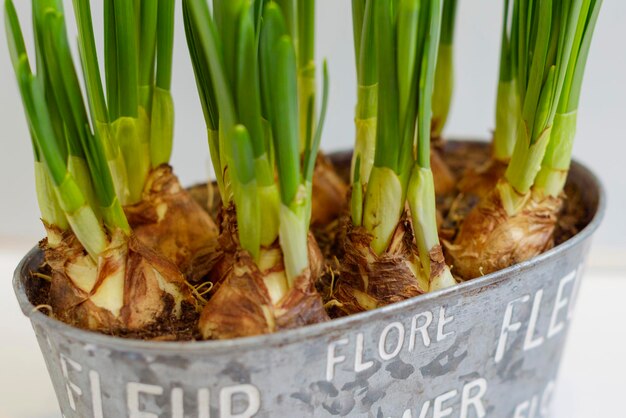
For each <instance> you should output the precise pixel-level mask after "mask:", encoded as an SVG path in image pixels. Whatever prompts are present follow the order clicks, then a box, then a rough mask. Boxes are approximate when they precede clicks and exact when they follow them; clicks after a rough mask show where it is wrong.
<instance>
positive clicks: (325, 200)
mask: <svg viewBox="0 0 626 418" xmlns="http://www.w3.org/2000/svg"><path fill="white" fill-rule="evenodd" d="M311 199H312V205H311V227H313V228H319V227H324V226H327V225H328V224H330V223H332V222H334V221H336V220H337V219H338V218H339V215H340V214H341V213H342V212H343V211H344V210H346V207H347V204H348V185H347V184H346V182H345V181H344V180H343V179H342V178H341V177H340V176H339V174H338V173H337V171H336V170H335V167H334V166H333V164H332V163H331V162H330V160H329V159H328V158H327V157H326V156H325V155H323V154H322V153H321V152H320V153H318V155H317V159H316V161H315V169H314V171H313V185H312V194H311Z"/></svg>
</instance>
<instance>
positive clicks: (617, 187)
mask: <svg viewBox="0 0 626 418" xmlns="http://www.w3.org/2000/svg"><path fill="white" fill-rule="evenodd" d="M14 2H15V3H16V7H17V8H18V12H19V14H20V19H21V22H22V25H23V29H24V33H25V35H26V37H27V43H28V45H29V47H31V48H32V26H31V23H30V22H31V20H30V6H29V5H30V1H27V0H14ZM65 3H66V9H67V11H68V12H69V13H68V19H67V20H68V25H69V27H70V36H71V38H74V36H75V33H76V31H75V27H74V26H75V24H74V19H73V14H72V12H71V4H70V3H71V1H68V0H66V1H65ZM459 3H460V9H459V12H458V22H457V33H456V51H455V59H456V64H457V70H456V86H455V93H454V94H455V97H454V102H453V107H452V111H451V114H450V118H449V122H448V126H447V128H446V131H445V133H446V136H448V137H463V138H483V139H488V138H489V137H490V135H491V129H492V128H493V124H494V105H495V90H496V83H497V67H498V55H499V48H500V25H501V22H500V21H501V13H502V3H503V2H502V1H496V0H462V1H461V2H459ZM92 8H93V9H94V10H97V11H100V10H101V9H102V2H101V0H100V1H93V2H92ZM350 13H351V6H350V1H349V0H318V21H317V25H318V44H317V52H318V57H319V58H320V59H321V58H322V57H326V58H327V59H328V62H329V68H330V74H331V97H330V108H329V112H328V118H327V123H326V129H325V131H324V137H323V142H322V147H323V149H325V150H327V151H328V150H334V149H342V148H348V147H351V146H352V144H353V140H354V126H353V109H354V104H355V94H356V93H355V92H356V90H355V77H354V62H353V61H354V59H353V50H352V45H353V44H352V26H351V17H350ZM181 22H182V19H181V10H180V2H177V20H176V24H177V28H176V40H175V53H174V80H173V86H172V90H173V95H174V100H175V106H176V128H175V130H176V139H175V145H174V154H173V157H172V164H173V165H174V167H175V169H176V173H177V174H178V176H179V177H180V178H181V179H182V181H183V183H184V184H192V183H196V182H200V181H204V180H205V179H206V178H207V176H209V175H210V174H209V173H210V172H211V170H210V165H209V158H208V146H207V142H206V132H205V125H204V120H203V117H202V112H201V108H200V103H199V101H198V96H197V93H196V87H195V81H194V77H193V72H192V69H191V65H190V61H189V56H188V53H187V48H186V44H185V36H184V31H183V26H182V23H181ZM624 22H626V1H621V0H605V1H604V5H603V10H602V13H601V16H600V20H599V22H598V26H597V30H596V35H595V39H594V42H593V46H592V49H591V53H590V56H589V64H588V67H587V74H586V79H585V83H584V87H583V92H582V99H581V105H580V112H579V118H578V134H577V141H576V145H575V149H574V155H575V158H576V159H578V160H579V161H582V162H584V163H585V164H587V165H588V166H589V167H591V168H592V169H593V170H594V171H595V172H596V173H597V174H598V175H599V177H600V178H601V179H602V181H603V182H604V184H605V186H606V189H607V192H608V195H609V209H608V213H607V217H606V219H605V222H604V224H603V226H602V228H601V230H600V231H599V233H598V235H597V237H596V240H595V251H594V254H595V256H594V258H595V263H596V264H598V263H600V264H603V263H610V264H617V265H619V264H621V265H626V257H623V254H626V222H624V218H623V213H624V210H625V209H626V176H625V175H624V171H623V170H622V169H626V159H625V158H624V157H626V135H625V133H624V130H623V127H624V122H625V121H626V47H625V46H624V43H625V42H626V24H625V23H624ZM2 24H3V25H4V21H3V23H2ZM95 24H96V28H95V31H96V34H97V36H98V37H99V38H100V39H99V40H98V42H100V41H101V32H102V28H101V15H99V16H97V18H96V19H95ZM101 64H102V63H101ZM0 87H1V89H0V91H1V97H0V135H1V137H2V139H1V141H2V153H1V154H0V179H1V180H0V196H2V197H0V219H1V221H0V241H5V242H6V241H10V240H12V239H19V240H25V239H26V240H32V241H33V242H34V241H35V240H36V239H38V238H40V237H41V236H42V235H43V229H42V227H41V225H40V223H39V221H38V216H39V215H38V208H37V204H36V200H35V199H36V196H35V189H34V180H33V169H32V154H31V149H30V140H29V138H28V132H27V128H26V121H25V118H24V115H23V109H22V104H21V99H20V97H19V95H18V91H17V86H16V83H15V77H14V75H13V72H12V67H11V63H10V59H9V54H8V49H7V47H6V37H5V31H4V30H2V31H0ZM620 254H622V257H620V256H619V255H620Z"/></svg>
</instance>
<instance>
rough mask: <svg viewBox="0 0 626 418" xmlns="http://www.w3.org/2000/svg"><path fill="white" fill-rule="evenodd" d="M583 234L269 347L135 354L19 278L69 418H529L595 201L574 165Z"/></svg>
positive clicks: (573, 286)
mask: <svg viewBox="0 0 626 418" xmlns="http://www.w3.org/2000/svg"><path fill="white" fill-rule="evenodd" d="M569 181H570V182H572V183H573V184H575V185H576V186H577V187H578V189H579V190H580V191H581V193H582V200H583V202H584V205H585V206H586V209H587V211H588V212H589V213H590V214H591V215H592V218H591V221H590V223H589V224H588V226H587V227H586V228H585V229H584V230H582V231H581V232H580V233H579V234H577V235H576V236H575V237H573V238H572V239H570V240H568V241H567V242H565V243H564V244H562V245H559V246H558V247H556V248H554V249H552V250H550V251H548V252H547V253H544V254H542V255H541V256H539V257H536V258H534V259H532V260H530V261H528V262H525V263H522V264H519V265H515V266H513V267H511V268H508V269H506V270H503V271H500V272H497V273H495V274H490V275H488V276H484V277H482V278H479V279H476V280H473V281H470V282H466V283H463V284H461V285H459V286H457V287H455V288H452V289H447V290H445V291H439V292H436V293H432V294H427V295H424V296H420V297H417V298H414V299H412V300H407V301H404V302H402V303H398V304H395V305H392V306H388V307H385V308H383V309H378V310H375V311H372V312H367V313H363V314H359V315H354V316H351V317H348V318H343V319H339V320H334V321H331V322H328V323H324V324H319V325H314V326H309V327H305V328H301V329H297V330H292V331H288V332H281V333H278V334H273V335H265V336H259V337H252V338H245V339H239V340H231V341H207V342H189V343H170V342H144V341H134V340H126V339H120V338H114V337H109V336H105V335H100V334H96V333H91V332H87V331H83V330H80V329H76V328H72V327H69V326H68V325H66V324H64V323H61V322H59V321H56V320H54V319H52V318H50V317H48V316H46V315H44V314H42V313H40V312H38V311H36V310H34V308H33V306H32V304H31V303H30V302H29V300H28V298H27V294H26V287H27V286H28V282H29V280H30V274H29V273H30V272H31V271H33V270H36V268H37V266H38V265H39V262H40V260H41V253H40V252H39V251H38V250H32V251H31V252H30V253H28V254H27V255H26V257H25V258H24V259H23V260H22V262H21V263H20V265H19V266H18V268H17V270H16V272H15V278H14V287H15V292H16V294H17V298H18V300H19V303H20V305H21V307H22V310H23V311H24V314H25V315H27V316H28V317H29V318H30V319H31V321H32V325H33V328H34V330H35V333H36V335H37V339H38V341H39V345H40V347H41V350H42V352H43V355H44V357H45V360H46V364H47V367H48V371H49V373H50V376H51V378H52V381H53V384H54V387H55V390H56V394H57V397H58V401H59V405H60V408H61V411H62V413H63V416H64V417H65V418H75V417H77V418H78V417H79V418H123V417H128V418H165V417H167V418H244V417H245V418H247V417H332V416H352V417H376V418H387V417H394V418H418V417H419V418H425V417H429V418H431V417H432V418H444V417H457V418H472V417H510V418H531V417H532V418H536V417H548V416H549V415H550V412H549V411H550V403H551V402H550V401H551V396H552V394H553V392H554V388H555V384H556V380H557V372H558V367H559V362H560V360H561V354H562V351H563V347H564V344H565V340H566V336H567V332H568V328H569V325H568V324H569V322H570V320H571V318H572V312H573V308H574V305H575V300H576V293H577V289H578V287H579V285H580V280H581V277H582V273H583V264H584V261H585V259H586V257H587V254H588V252H589V246H590V243H591V236H592V234H593V232H594V231H595V230H596V229H597V227H598V225H599V223H600V220H601V218H602V215H603V212H604V205H605V198H604V195H603V192H602V188H601V186H600V184H599V183H598V181H597V179H596V178H595V177H594V175H593V174H592V173H591V172H589V171H588V170H587V169H586V168H584V167H583V166H581V165H580V164H576V163H574V164H573V166H572V170H571V174H570V180H569Z"/></svg>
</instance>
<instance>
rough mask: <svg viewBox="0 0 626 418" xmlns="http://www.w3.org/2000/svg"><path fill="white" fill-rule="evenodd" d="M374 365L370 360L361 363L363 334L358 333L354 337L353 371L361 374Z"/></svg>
mask: <svg viewBox="0 0 626 418" xmlns="http://www.w3.org/2000/svg"><path fill="white" fill-rule="evenodd" d="M373 365H374V362H373V361H372V360H369V361H366V362H363V333H362V332H359V333H358V334H357V335H356V353H355V355H354V371H355V372H357V373H358V372H362V371H364V370H367V369H369V368H370V367H372V366H373Z"/></svg>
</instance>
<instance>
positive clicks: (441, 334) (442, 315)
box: [437, 306, 454, 342]
mask: <svg viewBox="0 0 626 418" xmlns="http://www.w3.org/2000/svg"><path fill="white" fill-rule="evenodd" d="M452 321H454V316H452V315H451V316H449V317H447V318H446V309H445V308H444V307H443V306H442V307H441V309H440V310H439V322H438V323H437V342H440V341H442V340H443V339H444V338H446V337H449V336H451V335H453V334H454V331H450V332H448V333H446V332H445V331H444V329H443V328H444V327H445V326H446V325H447V324H449V323H451V322H452Z"/></svg>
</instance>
